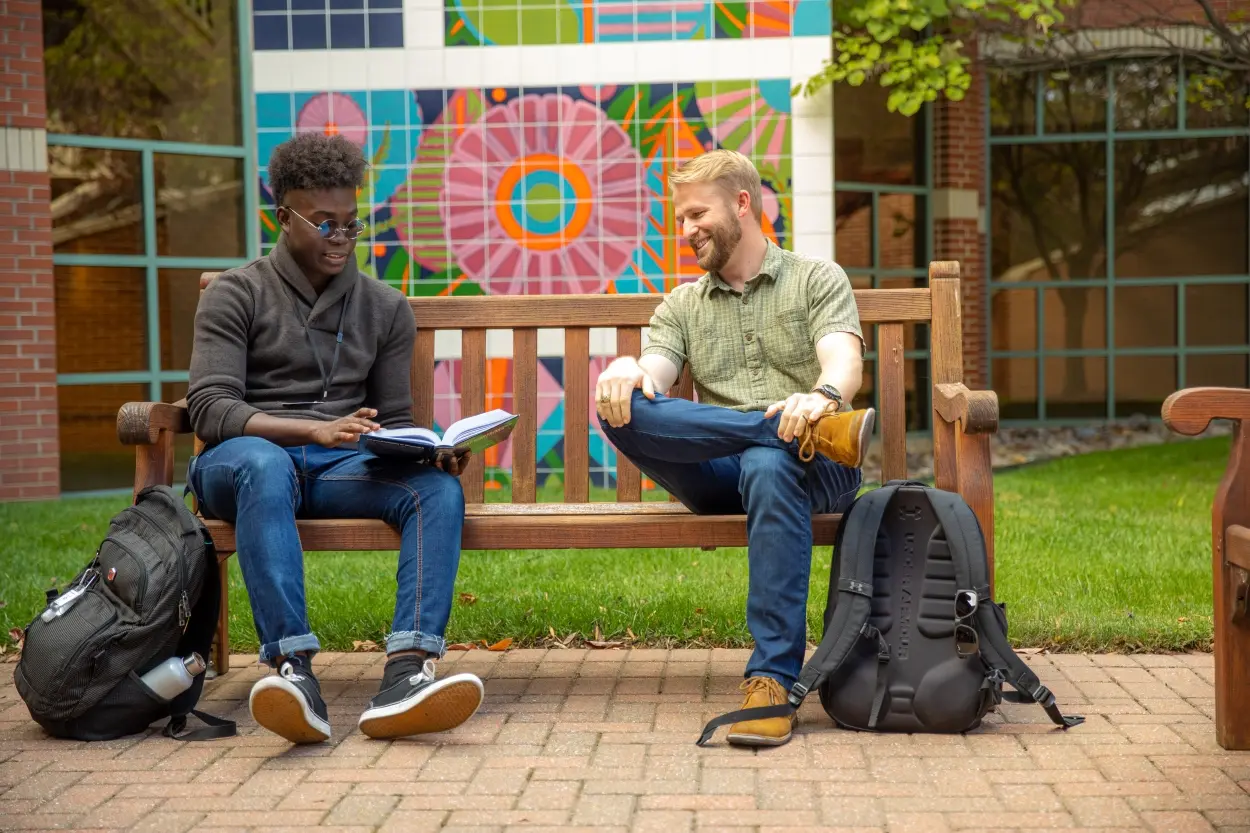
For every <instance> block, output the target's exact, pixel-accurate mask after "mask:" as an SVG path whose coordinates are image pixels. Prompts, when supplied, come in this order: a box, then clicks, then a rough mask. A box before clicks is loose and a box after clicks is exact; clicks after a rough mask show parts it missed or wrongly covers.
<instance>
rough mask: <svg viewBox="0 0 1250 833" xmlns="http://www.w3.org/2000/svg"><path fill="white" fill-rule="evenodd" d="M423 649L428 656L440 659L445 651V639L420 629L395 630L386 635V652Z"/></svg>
mask: <svg viewBox="0 0 1250 833" xmlns="http://www.w3.org/2000/svg"><path fill="white" fill-rule="evenodd" d="M413 650H417V651H425V652H426V653H427V654H429V655H430V656H433V657H435V658H437V659H442V658H443V654H445V653H447V640H445V639H443V638H442V637H441V636H430V635H429V634H424V633H421V631H395V632H394V633H392V634H391V635H390V636H388V637H386V653H388V654H394V653H398V652H399V651H413Z"/></svg>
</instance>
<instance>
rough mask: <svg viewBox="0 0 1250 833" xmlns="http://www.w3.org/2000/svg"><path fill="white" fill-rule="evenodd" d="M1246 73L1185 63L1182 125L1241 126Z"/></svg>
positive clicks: (1248, 88) (1249, 115) (1249, 81)
mask: <svg viewBox="0 0 1250 833" xmlns="http://www.w3.org/2000/svg"><path fill="white" fill-rule="evenodd" d="M1248 95H1250V73H1246V72H1234V71H1232V70H1229V69H1224V68H1223V67H1217V66H1212V65H1210V64H1206V63H1203V62H1200V61H1196V60H1195V61H1188V62H1186V64H1185V123H1186V125H1187V126H1189V127H1210V128H1220V127H1245V126H1247V125H1248V124H1250V110H1248V109H1247V108H1246V97H1247V96H1248Z"/></svg>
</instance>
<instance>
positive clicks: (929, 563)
mask: <svg viewBox="0 0 1250 833" xmlns="http://www.w3.org/2000/svg"><path fill="white" fill-rule="evenodd" d="M824 628H825V630H824V637H823V639H822V640H821V642H820V645H819V646H818V647H817V648H816V651H815V652H814V653H813V654H812V657H811V659H810V660H809V661H808V662H807V663H806V664H805V665H804V666H803V670H802V671H801V672H800V674H799V680H798V682H797V683H795V684H794V686H793V687H791V689H790V694H789V698H788V702H787V703H783V704H779V705H775V706H762V707H758V708H751V709H741V710H739V711H736V712H731V713H729V714H726V715H722V716H720V717H718V718H716V719H714V720H712V721H711V722H709V723H708V724H707V726H706V727H705V728H704V730H703V734H702V736H701V737H700V738H699V740H698V745H699V746H703V745H705V744H707V743H708V741H710V740H711V739H712V735H713V734H714V733H715V731H716V729H717V728H718V727H720V726H724V725H726V724H730V723H736V722H738V721H740V720H755V719H762V718H768V717H788V716H789V715H791V714H793V713H794V712H795V710H796V709H798V707H799V705H801V704H802V702H803V698H805V697H806V696H807V694H808V692H810V691H812V690H813V689H817V690H819V692H820V702H821V704H822V705H823V706H824V708H825V712H826V713H828V715H829V717H831V718H832V719H833V722H834V723H835V724H836V725H838V726H840V727H842V728H844V729H856V730H863V731H878V732H939V733H951V732H966V731H970V730H972V729H975V728H977V727H978V726H980V724H981V719H982V718H983V717H984V716H985V714H986V713H987V712H988V711H989V710H990V709H992V708H993V707H994V706H996V705H997V704H998V703H1000V702H1004V701H1005V702H1017V703H1037V704H1038V705H1040V706H1042V708H1044V709H1045V710H1046V713H1047V715H1048V716H1049V717H1050V719H1051V720H1052V721H1054V722H1055V723H1056V724H1057V725H1059V726H1061V727H1063V728H1064V729H1067V728H1069V727H1071V726H1076V725H1078V724H1080V723H1082V722H1084V718H1083V717H1079V716H1067V717H1065V716H1064V715H1063V714H1061V713H1060V711H1059V708H1058V706H1056V705H1055V698H1054V695H1053V694H1052V693H1051V692H1050V690H1049V689H1048V688H1046V686H1044V685H1042V684H1041V681H1040V680H1038V678H1037V675H1035V674H1034V673H1033V672H1032V671H1031V670H1029V668H1028V666H1026V665H1025V664H1024V662H1023V661H1022V660H1021V659H1020V658H1019V657H1018V656H1017V655H1016V653H1015V651H1013V650H1012V648H1011V645H1010V643H1009V642H1008V641H1007V612H1006V605H1003V604H998V603H996V602H994V600H993V599H992V598H991V597H990V592H989V576H988V566H987V558H986V552H985V538H984V536H983V534H982V532H981V525H980V524H979V523H978V522H977V517H976V515H975V514H974V513H973V511H972V509H971V508H970V507H969V506H968V504H967V503H965V502H964V500H963V498H962V497H960V496H959V495H958V494H956V493H954V492H948V491H944V490H940V489H935V488H933V487H930V486H927V485H925V484H924V483H919V482H915V481H906V480H894V481H890V482H889V483H887V484H885V485H884V486H882V487H881V488H878V489H874V490H872V491H869V492H866V493H864V494H863V495H861V496H860V497H858V498H857V499H856V500H855V502H854V503H853V504H852V505H851V507H850V508H849V509H848V510H847V511H846V513H845V515H844V516H843V519H842V525H841V527H840V528H839V530H838V536H837V540H836V542H835V544H834V561H833V567H832V570H831V571H830V576H829V600H828V603H827V605H826V607H825V617H824ZM1004 683H1007V684H1009V685H1011V686H1012V687H1013V688H1014V689H1015V692H1014V693H1011V692H1004V691H1003V688H1002V686H1003V684H1004Z"/></svg>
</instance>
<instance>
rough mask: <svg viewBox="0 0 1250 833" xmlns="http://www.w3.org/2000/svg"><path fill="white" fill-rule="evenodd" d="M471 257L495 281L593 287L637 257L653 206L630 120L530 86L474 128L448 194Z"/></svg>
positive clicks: (462, 245)
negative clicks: (625, 125) (625, 126)
mask: <svg viewBox="0 0 1250 833" xmlns="http://www.w3.org/2000/svg"><path fill="white" fill-rule="evenodd" d="M441 203H442V212H443V221H444V224H445V228H446V232H447V238H448V240H449V241H450V243H451V249H452V252H453V254H454V256H455V257H456V259H457V261H458V263H459V266H460V268H461V269H462V270H463V271H464V272H465V274H466V275H468V276H469V278H470V279H472V280H477V281H481V282H483V283H484V284H485V285H487V286H488V287H489V288H490V291H492V292H499V293H505V294H551V293H593V292H598V291H600V290H601V289H602V288H603V286H604V285H605V284H606V283H607V282H608V281H610V280H612V279H613V278H616V277H617V276H619V275H620V274H621V272H622V271H624V270H625V269H626V268H627V267H628V266H629V264H630V262H631V260H632V258H633V255H634V251H635V249H637V247H638V245H639V243H640V241H641V240H642V236H643V232H644V227H645V220H646V217H647V215H648V213H649V210H650V195H649V192H648V190H647V188H646V186H645V184H644V174H643V168H642V160H641V158H640V157H639V155H638V152H637V150H635V149H634V147H633V144H632V143H631V142H630V138H629V135H628V134H626V133H625V131H624V130H622V129H621V127H620V125H618V124H617V123H616V122H614V121H612V120H611V119H610V118H608V116H607V115H606V114H605V113H604V112H603V111H602V110H600V109H599V108H598V107H596V106H594V105H593V104H591V103H589V102H586V101H580V100H576V101H575V100H574V99H572V98H570V97H569V96H567V95H563V94H557V93H548V94H544V95H525V96H521V97H519V98H514V99H512V100H511V101H509V102H507V103H504V104H500V105H497V106H495V107H492V108H491V109H490V110H488V111H487V112H486V113H485V114H484V115H483V117H482V118H481V120H480V121H478V122H477V123H476V124H473V125H471V126H469V127H467V128H466V129H465V131H464V133H463V135H461V136H460V138H459V139H458V140H457V141H456V144H455V146H454V147H453V149H452V152H451V158H450V159H449V160H448V165H447V170H446V174H445V178H444V187H443V194H442V201H441Z"/></svg>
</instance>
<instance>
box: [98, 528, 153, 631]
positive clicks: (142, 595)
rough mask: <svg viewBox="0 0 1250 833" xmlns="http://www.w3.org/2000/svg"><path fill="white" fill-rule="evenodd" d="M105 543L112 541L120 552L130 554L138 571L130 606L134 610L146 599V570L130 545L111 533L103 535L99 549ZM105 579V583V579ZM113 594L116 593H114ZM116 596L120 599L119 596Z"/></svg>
mask: <svg viewBox="0 0 1250 833" xmlns="http://www.w3.org/2000/svg"><path fill="white" fill-rule="evenodd" d="M105 543H112V544H113V546H115V547H117V549H119V550H121V551H122V552H124V553H126V555H128V556H130V560H131V561H133V562H134V564H135V570H136V572H138V574H139V579H140V580H139V593H137V594H136V596H135V599H134V604H133V605H132V606H131V608H130V609H131V610H134V609H135V608H136V607H141V606H142V603H143V602H144V601H146V600H147V596H148V573H147V571H146V570H144V569H143V562H142V561H140V560H139V556H138V554H137V553H136V552H135V551H134V550H132V549H131V548H130V547H128V546H126V545H125V544H123V543H122V542H121V541H119V540H118V539H117V538H115V537H113V536H112V535H109V536H106V537H105V539H104V542H103V543H101V544H100V547H101V549H103V547H104V544H105ZM96 558H97V559H98V558H99V555H98V551H97V555H96ZM105 581H106V583H107V579H106V580H105ZM113 595H117V594H116V593H114V594H113ZM118 598H119V599H120V597H118ZM143 619H144V622H145V623H146V621H147V617H146V616H144V617H143Z"/></svg>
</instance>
